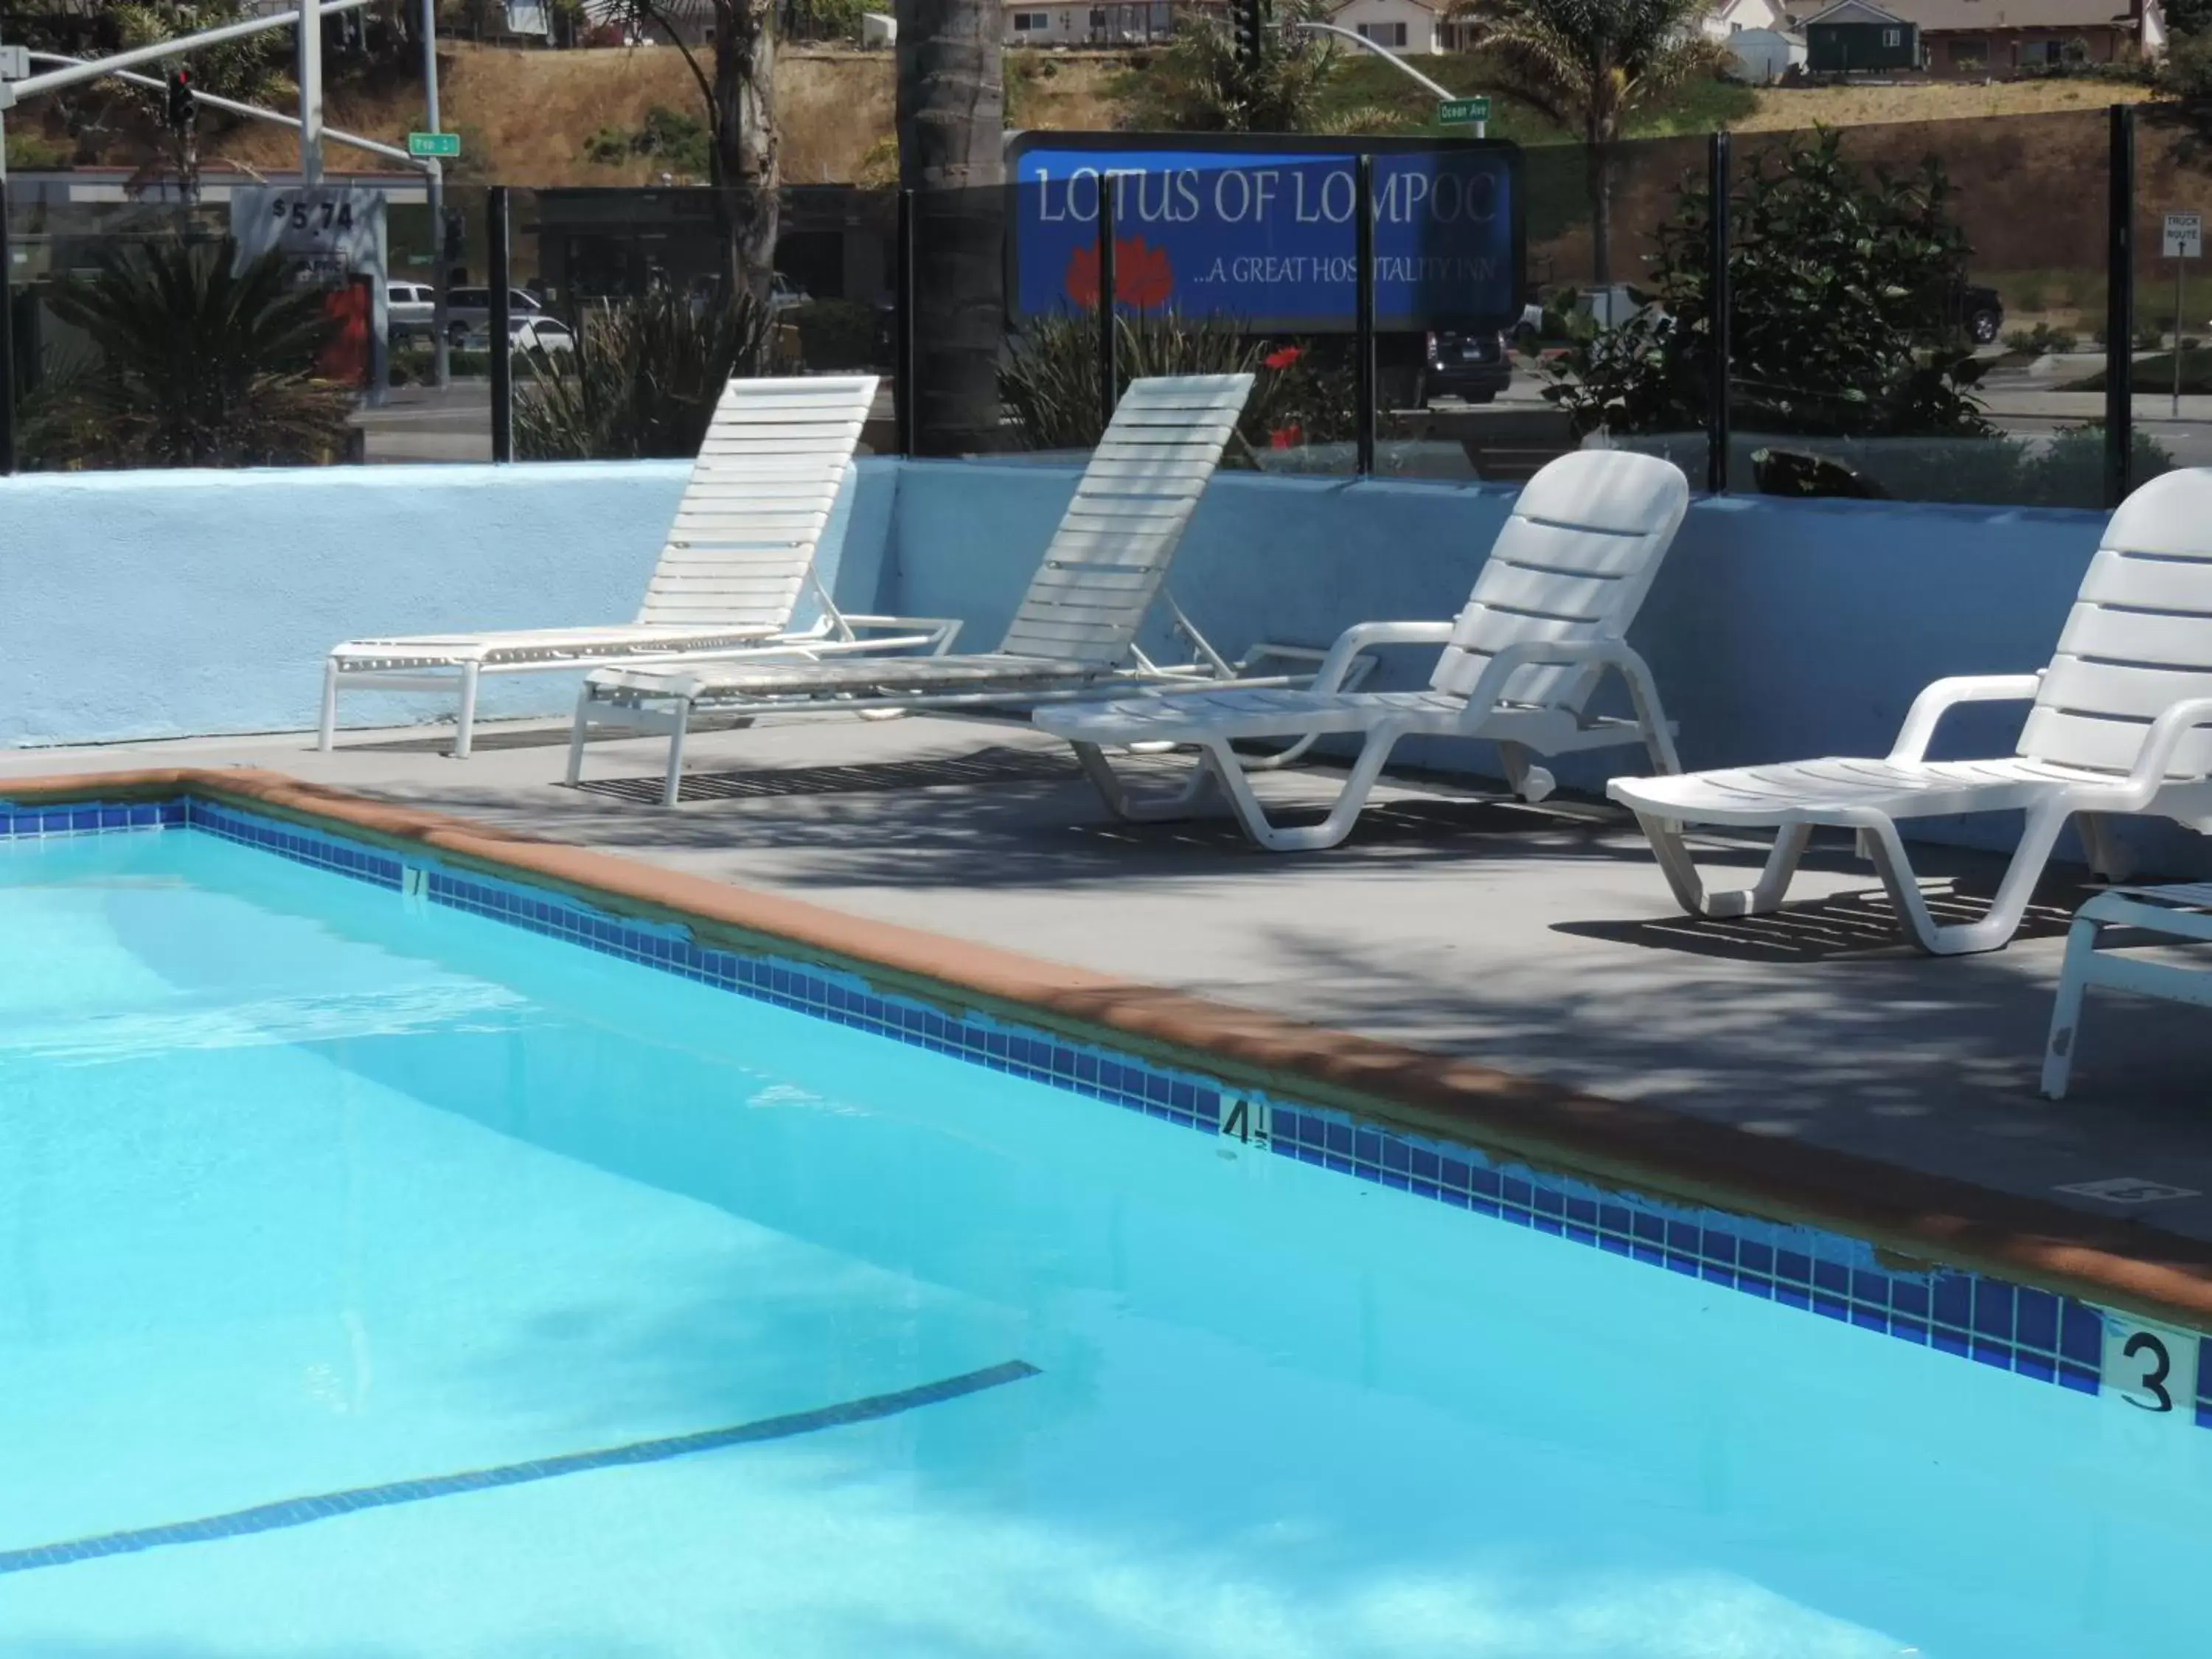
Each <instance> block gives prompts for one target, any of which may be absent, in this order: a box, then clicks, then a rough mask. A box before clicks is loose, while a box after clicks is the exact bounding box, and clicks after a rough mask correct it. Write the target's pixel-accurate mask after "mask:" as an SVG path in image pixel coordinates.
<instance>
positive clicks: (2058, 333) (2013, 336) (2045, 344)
mask: <svg viewBox="0 0 2212 1659" xmlns="http://www.w3.org/2000/svg"><path fill="white" fill-rule="evenodd" d="M2004 343H2005V344H2006V346H2007V347H2008V349H2011V350H2014V351H2023V352H2026V353H2027V355H2028V356H2032V357H2040V356H2044V355H2045V353H2046V352H2053V351H2071V350H2073V349H2075V346H2077V345H2078V344H2080V341H2078V340H2077V339H2076V338H2075V336H2074V334H2073V331H2071V330H2069V329H2063V328H2053V327H2051V325H2050V324H2048V323H2038V324H2037V325H2035V326H2034V327H2033V328H2016V329H2015V330H2013V331H2012V332H2011V333H2009V334H2008V335H2006V336H2005V337H2004Z"/></svg>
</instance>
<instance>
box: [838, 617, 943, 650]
mask: <svg viewBox="0 0 2212 1659" xmlns="http://www.w3.org/2000/svg"><path fill="white" fill-rule="evenodd" d="M844 616H845V625H846V626H847V627H848V628H850V629H854V631H855V632H858V631H860V630H861V629H872V630H874V631H876V632H878V633H893V634H919V635H926V636H927V637H926V638H925V639H923V640H921V641H917V642H918V643H921V644H926V645H927V647H929V654H930V655H931V656H933V657H941V656H943V655H944V654H945V653H946V652H947V651H950V650H951V648H952V641H954V640H956V639H957V638H958V637H959V636H960V619H959V618H958V617H856V616H854V615H853V614H852V613H851V612H849V611H848V612H846V613H844ZM880 643H883V641H878V644H880Z"/></svg>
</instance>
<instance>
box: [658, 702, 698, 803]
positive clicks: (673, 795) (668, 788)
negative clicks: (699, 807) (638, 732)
mask: <svg viewBox="0 0 2212 1659" xmlns="http://www.w3.org/2000/svg"><path fill="white" fill-rule="evenodd" d="M690 730H691V699H690V698H689V697H678V698H677V699H676V727H675V729H674V730H673V731H671V732H670V733H669V734H668V779H667V781H666V783H665V785H664V786H663V787H662V789H661V792H660V804H661V805H663V806H673V805H676V803H677V801H678V799H680V798H681V797H682V795H683V793H684V736H685V734H686V733H688V732H690Z"/></svg>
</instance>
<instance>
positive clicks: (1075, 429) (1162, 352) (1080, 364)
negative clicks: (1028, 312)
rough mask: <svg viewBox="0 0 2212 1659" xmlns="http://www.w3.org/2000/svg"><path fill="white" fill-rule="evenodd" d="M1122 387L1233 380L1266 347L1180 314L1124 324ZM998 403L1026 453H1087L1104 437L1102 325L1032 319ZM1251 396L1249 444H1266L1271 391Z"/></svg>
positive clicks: (1008, 363)
mask: <svg viewBox="0 0 2212 1659" xmlns="http://www.w3.org/2000/svg"><path fill="white" fill-rule="evenodd" d="M1115 326H1116V330H1117V332H1118V336H1119V343H1118V344H1117V345H1116V347H1115V368H1116V369H1117V370H1118V373H1117V374H1116V377H1115V378H1116V379H1117V380H1119V381H1120V382H1121V385H1122V386H1127V384H1128V383H1129V382H1130V381H1131V380H1135V379H1138V378H1139V377H1140V376H1144V375H1152V374H1243V373H1248V372H1254V371H1258V370H1260V369H1261V359H1262V358H1263V357H1264V356H1266V355H1267V342H1265V341H1263V340H1257V339H1254V338H1251V337H1249V336H1247V335H1245V334H1243V333H1241V332H1239V331H1238V330H1237V327H1236V325H1234V324H1233V323H1228V322H1221V321H1216V320H1213V319H1207V320H1206V321H1204V322H1193V321H1190V320H1188V319H1184V318H1182V317H1181V316H1178V315H1177V314H1176V313H1174V312H1152V313H1144V314H1142V315H1139V316H1135V317H1128V316H1123V317H1118V318H1116V319H1115ZM998 379H999V398H1000V402H1001V404H1003V405H1004V406H1005V410H1006V416H1007V417H1008V418H1009V419H1010V420H1012V422H1013V425H1014V429H1015V432H1016V434H1017V435H1018V437H1019V439H1020V441H1021V442H1022V444H1023V446H1024V447H1026V448H1030V449H1089V448H1091V447H1093V446H1095V445H1096V444H1097V441H1098V439H1099V436H1100V435H1101V434H1103V432H1104V431H1105V429H1106V417H1105V413H1104V411H1103V410H1102V409H1101V408H1100V406H1099V404H1100V398H1099V391H1100V388H1099V364H1098V318H1097V313H1088V314H1085V313H1079V312H1074V313H1071V312H1060V313H1052V314H1050V315H1048V316H1042V317H1033V318H1031V319H1030V320H1029V321H1028V323H1026V324H1025V325H1024V327H1023V331H1022V333H1021V335H1020V336H1019V337H1018V338H1017V339H1016V340H1015V342H1014V343H1013V349H1012V350H1011V351H1010V352H1008V353H1007V355H1006V359H1005V360H1004V361H1003V362H1001V363H1000V366H999V375H998ZM1263 381H1264V382H1266V383H1265V384H1263V385H1262V386H1260V387H1259V388H1256V389H1255V392H1254V393H1253V396H1252V398H1251V401H1250V402H1249V404H1247V405H1246V407H1245V417H1244V422H1243V427H1244V430H1245V432H1246V435H1247V438H1248V441H1250V440H1252V439H1253V438H1254V437H1255V435H1256V441H1257V442H1259V443H1261V444H1265V443H1266V442H1267V436H1266V434H1267V429H1268V416H1269V408H1268V402H1269V400H1268V386H1269V385H1270V384H1272V382H1273V376H1263Z"/></svg>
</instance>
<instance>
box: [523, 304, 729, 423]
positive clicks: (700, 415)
mask: <svg viewBox="0 0 2212 1659" xmlns="http://www.w3.org/2000/svg"><path fill="white" fill-rule="evenodd" d="M771 332H772V329H771V326H770V323H769V313H768V307H766V306H764V305H763V304H761V303H760V302H759V301H757V300H755V299H754V298H753V297H752V296H751V295H750V294H747V293H744V292H742V291H741V292H740V293H739V294H738V295H737V296H736V297H735V298H734V299H733V300H731V301H724V302H721V303H718V304H715V305H713V306H705V307H695V306H694V305H693V304H692V302H691V301H690V299H688V298H687V297H686V296H685V295H681V294H676V293H671V292H669V291H667V290H665V289H663V290H661V291H659V292H657V293H653V294H648V295H645V296H644V297H643V298H641V299H635V300H623V301H617V303H615V304H613V305H611V306H609V307H606V308H605V310H601V311H595V312H593V313H591V314H590V315H589V316H587V317H586V319H584V325H583V327H582V329H581V330H580V332H579V334H578V337H577V340H576V349H574V351H563V352H554V353H549V354H547V355H546V356H544V358H543V359H541V360H540V361H539V362H538V363H537V365H536V376H535V378H534V379H533V380H532V381H531V383H530V384H529V385H528V386H525V387H523V388H521V389H520V391H519V392H517V395H516V397H515V402H514V445H515V453H517V454H519V455H520V456H521V457H522V458H523V459H526V460H608V459H631V458H636V457H645V456H672V457H684V458H689V457H690V456H694V455H696V454H697V453H699V445H700V443H701V441H702V440H703V439H704V438H705V437H706V435H707V427H708V422H710V421H711V420H712V419H713V418H714V405H715V404H716V402H717V401H718V400H719V399H720V397H721V395H722V388H723V387H724V386H726V385H727V384H728V382H729V381H730V380H731V379H732V377H733V376H740V375H748V374H759V373H760V372H761V370H762V368H763V366H764V365H765V364H766V362H767V361H768V355H769V353H768V345H769V336H770V334H771Z"/></svg>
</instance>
